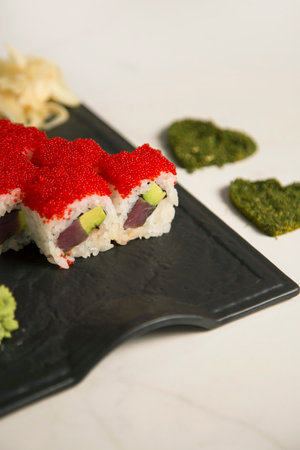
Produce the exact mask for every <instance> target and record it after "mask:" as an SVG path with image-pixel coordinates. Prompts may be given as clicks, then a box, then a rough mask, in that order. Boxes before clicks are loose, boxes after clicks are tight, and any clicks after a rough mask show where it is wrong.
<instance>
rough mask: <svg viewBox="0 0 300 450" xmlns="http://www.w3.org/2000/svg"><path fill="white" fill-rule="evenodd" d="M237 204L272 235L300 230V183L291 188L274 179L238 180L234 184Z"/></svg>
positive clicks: (264, 230) (232, 199)
mask: <svg viewBox="0 0 300 450" xmlns="http://www.w3.org/2000/svg"><path fill="white" fill-rule="evenodd" d="M230 198H231V201H232V202H233V204H234V205H235V206H236V207H237V209H239V211H241V213H243V214H244V215H245V216H246V217H247V218H248V219H250V220H251V221H252V222H253V223H254V224H255V225H256V226H257V227H258V228H260V229H261V230H262V231H263V232H264V233H266V234H268V235H269V236H278V235H280V234H283V233H287V232H288V231H293V230H295V229H296V228H299V227H300V183H293V184H290V185H288V186H285V187H284V186H281V184H280V183H279V182H278V181H277V180H275V179H273V178H271V179H268V180H264V181H256V182H251V181H247V180H243V179H241V178H238V179H236V180H234V181H233V182H232V183H231V184H230Z"/></svg>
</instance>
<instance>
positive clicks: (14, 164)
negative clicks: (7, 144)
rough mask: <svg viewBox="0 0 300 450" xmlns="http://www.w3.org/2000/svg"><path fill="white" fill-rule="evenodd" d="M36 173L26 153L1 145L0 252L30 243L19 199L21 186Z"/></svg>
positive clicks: (22, 187) (20, 198)
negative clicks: (7, 151) (10, 150)
mask: <svg viewBox="0 0 300 450" xmlns="http://www.w3.org/2000/svg"><path fill="white" fill-rule="evenodd" d="M35 172H36V168H35V166H34V165H33V164H32V163H31V162H30V161H29V159H27V157H26V156H24V155H22V154H21V155H20V154H18V153H12V152H10V153H9V154H8V153H6V149H5V148H3V147H0V254H1V253H3V252H5V251H7V250H9V249H13V250H20V249H21V248H22V247H23V246H24V245H27V244H28V243H29V242H30V233H29V230H28V227H27V225H26V220H25V216H24V212H23V211H22V203H21V200H22V195H23V189H24V185H25V184H26V183H28V182H29V181H30V179H31V178H32V177H33V176H34V175H35Z"/></svg>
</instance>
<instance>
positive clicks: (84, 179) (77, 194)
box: [23, 166, 110, 219]
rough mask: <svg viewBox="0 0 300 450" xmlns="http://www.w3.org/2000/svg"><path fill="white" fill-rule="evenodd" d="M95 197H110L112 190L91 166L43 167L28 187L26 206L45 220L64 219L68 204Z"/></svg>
mask: <svg viewBox="0 0 300 450" xmlns="http://www.w3.org/2000/svg"><path fill="white" fill-rule="evenodd" d="M93 194H98V195H100V196H103V195H110V189H109V186H108V184H107V183H106V181H105V180H103V178H102V177H101V176H100V175H98V174H97V173H96V172H95V171H94V170H93V169H91V168H90V167H87V166H77V167H74V166H73V167H68V168H67V167H63V166H59V167H43V168H41V169H37V175H36V176H35V177H34V178H33V179H32V180H31V182H30V183H29V184H28V185H27V187H26V189H25V196H24V198H23V203H24V205H26V206H28V207H29V208H31V209H32V210H35V211H37V212H38V213H39V215H40V216H41V217H45V218H46V219H52V218H57V219H60V218H62V217H64V215H65V213H68V210H67V207H68V205H70V204H71V203H73V202H74V201H75V200H81V199H82V198H84V197H85V196H87V195H93ZM66 210H67V211H66Z"/></svg>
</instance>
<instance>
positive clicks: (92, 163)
mask: <svg viewBox="0 0 300 450" xmlns="http://www.w3.org/2000/svg"><path fill="white" fill-rule="evenodd" d="M105 154H106V152H105V151H104V150H102V148H101V147H100V145H99V144H97V143H96V142H95V141H94V140H93V139H75V140H74V141H68V140H66V139H62V138H60V137H56V138H52V139H48V140H47V141H46V142H44V143H43V145H41V146H39V147H38V148H36V149H35V151H34V153H33V156H32V159H31V161H32V162H33V164H35V165H36V166H38V167H50V166H58V165H59V166H62V165H63V166H66V167H70V166H79V165H86V166H88V167H91V168H92V169H95V170H97V167H98V166H99V163H100V160H101V157H103V155H105Z"/></svg>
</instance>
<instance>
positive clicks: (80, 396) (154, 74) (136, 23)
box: [0, 0, 300, 450]
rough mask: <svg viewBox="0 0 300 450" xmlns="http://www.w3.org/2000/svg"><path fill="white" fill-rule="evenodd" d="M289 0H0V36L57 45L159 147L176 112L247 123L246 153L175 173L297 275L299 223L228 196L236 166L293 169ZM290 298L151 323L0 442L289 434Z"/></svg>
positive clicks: (292, 443)
mask: <svg viewBox="0 0 300 450" xmlns="http://www.w3.org/2000/svg"><path fill="white" fill-rule="evenodd" d="M299 14H300V4H299V2H298V1H297V0H285V1H283V0H252V1H251V2H250V1H249V2H243V1H238V0H227V1H221V0H210V1H206V0H202V1H200V0H194V1H193V0H185V1H179V0H172V1H170V0H165V1H164V0H160V1H158V0H152V1H150V0H149V1H147V0H144V1H137V0H129V1H127V2H124V1H121V0H110V1H109V2H108V1H105V2H104V1H101V0H100V1H99V0H98V1H96V0H94V1H93V0H85V1H81V0H52V1H51V2H41V1H40V2H39V1H34V0H27V2H21V1H18V0H10V1H9V2H8V1H7V2H2V5H1V19H0V22H1V26H0V44H1V51H0V53H1V56H2V57H4V56H5V49H4V44H5V43H10V44H12V45H14V46H15V47H17V48H18V49H20V50H21V51H22V52H24V53H26V54H32V55H37V56H43V57H46V58H50V59H53V60H55V61H56V62H57V63H58V64H59V65H60V67H61V69H62V71H63V73H64V75H65V78H66V79H67V81H68V83H69V85H70V87H72V89H73V90H74V91H75V92H76V93H77V94H78V95H79V97H80V98H81V99H82V101H83V102H84V103H85V104H87V105H88V106H89V107H90V108H91V109H92V110H93V111H95V112H96V113H97V114H98V115H100V116H101V117H102V118H103V119H104V120H106V121H107V122H108V123H110V124H111V125H112V126H113V127H114V128H116V129H117V130H118V131H120V132H121V134H123V135H124V136H125V137H126V138H128V140H129V141H131V142H133V143H134V144H136V145H140V144H142V143H144V142H149V143H150V144H151V145H152V146H153V147H157V148H161V149H162V150H163V151H165V150H166V147H165V145H166V144H165V141H164V139H163V137H162V135H163V130H164V129H165V128H166V127H167V126H168V125H169V124H170V123H171V122H172V121H174V120H176V119H182V118H186V117H195V118H202V119H212V120H214V121H215V122H216V123H217V124H219V125H220V126H226V127H231V128H233V129H240V130H244V131H246V132H247V133H249V134H250V135H252V136H253V137H254V138H255V139H256V140H257V142H258V143H259V151H258V152H257V153H256V154H255V155H253V156H252V157H250V158H248V159H246V160H244V161H241V162H238V163H235V164H230V165H226V166H224V167H223V168H216V167H209V168H205V169H202V170H198V171H196V172H194V173H193V174H192V175H191V174H188V173H187V172H186V171H185V170H184V169H178V176H179V182H180V184H182V185H183V186H184V187H185V188H186V189H187V190H189V191H190V192H191V193H192V194H193V195H194V196H196V197H197V198H198V199H199V200H201V202H203V203H204V204H205V205H206V206H207V207H209V208H210V209H211V210H212V211H213V212H214V213H216V214H217V215H218V216H219V217H220V218H221V219H223V220H224V221H225V222H226V223H227V224H228V225H229V226H231V227H232V228H233V229H234V230H235V231H237V232H238V233H239V234H240V235H241V236H243V237H244V238H245V239H246V240H247V241H249V242H250V243H251V244H252V245H253V246H254V247H255V248H257V249H258V250H259V251H260V252H261V253H263V254H264V255H265V256H266V257H267V258H269V259H270V260H271V261H272V262H273V263H274V264H275V265H277V266H278V267H279V268H280V269H281V270H282V271H283V272H285V273H286V274H287V275H288V276H289V277H291V278H292V279H293V280H294V281H296V282H297V283H298V284H299V283H300V269H299V249H300V230H297V231H294V232H291V233H288V234H286V235H283V236H280V237H279V238H277V239H275V238H271V237H268V236H265V235H263V234H262V233H261V232H259V231H257V230H256V229H255V228H254V227H253V226H252V225H250V224H249V223H248V222H247V221H246V220H245V219H244V218H243V217H242V216H241V215H240V214H238V213H237V212H235V211H234V209H233V208H232V207H231V205H230V203H229V201H228V199H227V198H226V196H225V195H224V192H226V189H227V188H228V186H229V183H230V181H231V180H233V179H235V178H237V177H243V178H247V179H251V180H257V179H265V178H269V177H276V178H278V179H279V180H280V181H281V182H282V183H283V184H288V183H290V182H293V181H300V176H299V167H300V126H299V117H300V84H299V80H300V58H299V43H300V42H299V41H300V32H299ZM299 300H300V298H299V296H297V297H294V298H292V299H290V300H288V301H285V302H283V303H280V304H277V305H275V306H272V307H269V308H267V309H265V310H262V311H260V312H258V313H255V314H252V315H249V316H247V317H244V318H243V319H240V320H237V321H235V322H232V323H230V324H228V325H226V326H223V327H221V328H219V329H215V330H212V331H207V332H201V331H194V330H193V331H192V330H188V329H185V330H179V329H177V328H176V329H175V330H173V331H171V330H167V331H160V332H155V333H150V334H149V335H146V336H145V337H142V338H135V339H132V340H130V341H129V342H126V343H125V344H123V345H121V346H120V347H119V348H117V349H116V350H114V351H113V352H111V353H110V354H109V355H108V356H107V357H106V358H105V359H104V360H102V361H101V362H100V363H99V364H98V365H97V367H95V368H94V369H93V370H92V372H91V373H90V374H89V375H88V376H87V377H86V378H85V379H84V380H83V381H82V382H81V383H80V384H78V385H77V386H75V387H73V388H71V389H68V390H66V391H64V392H62V393H60V394H57V395H54V396H52V397H50V398H47V399H45V400H42V401H39V402H37V403H35V404H33V405H31V406H28V407H26V408H24V409H22V410H19V411H17V412H15V413H12V414H10V415H8V416H6V417H4V418H3V419H2V420H1V422H0V448H1V450H19V449H22V450H53V449H56V450H68V449H72V450H81V449H88V450H94V449H103V450H117V449H123V450H125V449H128V450H148V449H149V450H152V449H159V450H160V449H162V450H193V449H207V450H241V449H243V450H253V449H255V450H260V449H261V450H277V449H288V450H298V449H299V448H300V389H299V380H300V351H299V342H300V327H299V321H300V301H299Z"/></svg>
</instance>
